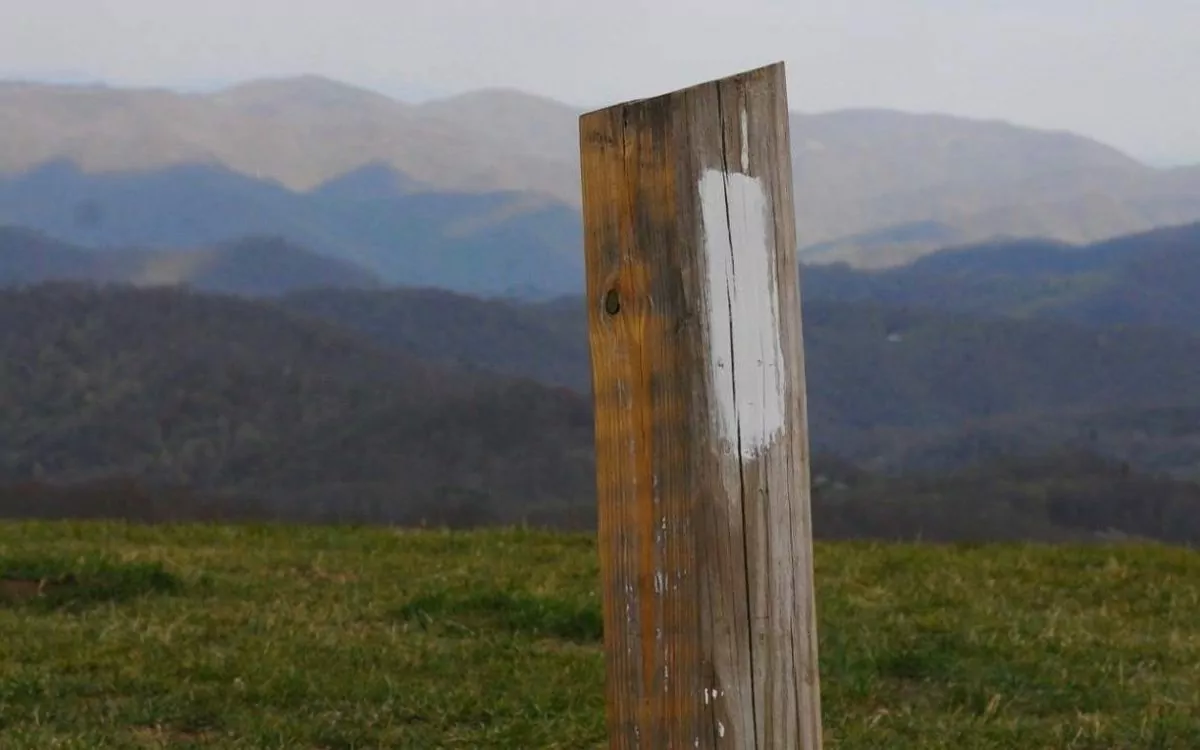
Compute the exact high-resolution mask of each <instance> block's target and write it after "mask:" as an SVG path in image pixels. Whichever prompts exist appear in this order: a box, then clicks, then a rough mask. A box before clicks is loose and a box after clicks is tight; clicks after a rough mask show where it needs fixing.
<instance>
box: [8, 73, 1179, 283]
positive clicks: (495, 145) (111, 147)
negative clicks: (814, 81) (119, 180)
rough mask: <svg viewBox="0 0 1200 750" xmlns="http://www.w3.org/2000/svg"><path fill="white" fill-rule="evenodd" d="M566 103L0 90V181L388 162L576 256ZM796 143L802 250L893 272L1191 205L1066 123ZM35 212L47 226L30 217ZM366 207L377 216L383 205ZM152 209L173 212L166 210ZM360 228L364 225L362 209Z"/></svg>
mask: <svg viewBox="0 0 1200 750" xmlns="http://www.w3.org/2000/svg"><path fill="white" fill-rule="evenodd" d="M578 114H579V112H578V110H577V109H576V108H574V107H570V106H566V105H562V104H559V103H557V102H554V101H550V100H546V99H542V98H539V97H533V96H529V95H527V94H523V93H521V92H515V91H508V90H489V91H480V92H471V93H468V94H464V95H461V96H456V97H452V98H449V99H445V100H442V101H435V102H429V103H425V104H422V105H408V104H404V103H401V102H398V101H394V100H392V99H388V98H387V97H384V96H381V95H379V94H376V93H373V92H370V91H366V90H363V89H358V88H355V87H352V86H347V85H344V84H341V83H337V82H334V81H329V80H326V79H321V78H315V77H303V78H293V79H279V80H263V81H253V82H249V83H246V84H243V85H240V86H236V87H233V88H231V89H227V90H224V91H220V92H217V93H213V94H203V95H201V94H179V93H172V92H169V91H162V90H131V89H112V88H105V87H98V86H91V87H89V86H55V85H31V84H12V83H10V84H0V134H3V135H2V136H0V173H5V174H7V175H8V176H9V179H10V180H11V179H13V177H14V176H18V175H23V174H26V173H29V172H36V171H37V170H39V169H41V168H43V167H44V166H45V165H46V164H49V163H54V162H59V161H61V162H66V163H70V164H72V165H75V166H76V167H78V168H79V170H81V172H82V173H84V174H86V175H90V176H98V175H102V174H109V173H138V174H140V175H142V176H143V177H146V176H148V175H151V174H153V173H155V172H160V171H163V170H168V171H170V170H178V169H183V168H193V169H194V168H196V167H198V166H200V167H205V168H208V169H215V168H217V167H220V168H222V169H225V170H228V171H229V172H232V173H235V174H238V175H241V176H243V177H246V178H248V179H252V180H261V181H264V182H267V183H270V184H272V185H275V186H276V187H277V188H278V189H280V190H285V189H286V190H290V191H293V192H299V193H308V192H312V191H316V192H318V193H319V192H320V188H321V186H323V185H325V186H328V185H329V184H330V183H331V182H333V183H335V184H336V183H337V182H338V181H341V180H344V179H346V177H347V176H348V175H354V174H355V173H357V172H359V171H360V170H362V169H365V168H372V169H376V170H378V169H380V168H383V169H385V170H391V171H394V172H395V173H396V175H398V176H396V177H394V178H386V174H385V178H386V179H383V180H382V181H376V182H374V183H372V186H370V187H371V189H370V190H368V191H367V192H368V194H372V195H373V196H374V197H375V198H379V197H381V196H380V195H379V194H378V189H379V187H380V186H381V185H383V186H385V188H386V189H385V190H384V192H385V194H386V195H385V196H383V197H386V198H395V197H397V196H396V193H399V194H402V195H406V194H410V193H414V192H434V193H439V194H443V195H447V196H455V197H456V200H462V201H464V205H463V206H462V207H461V208H460V209H456V210H455V211H452V213H454V214H455V215H456V216H458V220H459V221H467V219H466V217H465V215H467V214H481V215H484V216H486V215H489V214H490V213H491V212H492V211H493V210H494V208H493V207H491V206H490V205H484V206H483V207H479V206H473V205H471V204H470V202H469V200H468V198H467V197H466V194H473V193H484V194H491V193H501V194H504V195H509V196H513V195H519V196H523V197H522V198H521V199H520V200H531V201H534V202H541V205H543V206H544V205H546V204H545V203H544V202H545V201H550V202H551V204H552V205H554V206H556V207H559V208H560V209H561V211H564V212H566V213H565V214H564V215H563V217H562V218H559V216H560V215H559V213H558V212H557V211H558V209H549V208H547V209H546V210H547V211H548V212H549V213H548V214H547V215H540V214H539V215H534V216H531V217H530V221H531V222H532V223H541V224H544V225H545V226H546V227H549V229H547V230H546V231H547V232H551V233H554V234H555V236H556V238H558V237H559V234H558V233H559V229H560V228H561V226H565V224H562V225H558V226H556V225H555V222H556V221H561V222H565V223H566V224H571V226H570V228H569V231H568V232H567V233H566V234H567V235H568V236H567V239H566V241H567V242H569V244H568V245H566V246H564V247H562V248H559V252H563V253H567V254H578V252H579V244H580V243H579V233H578V228H577V226H576V224H577V222H578V219H577V217H576V216H575V213H576V207H577V205H578V203H579V200H580V192H579V166H578V146H577V138H578V135H577V132H578V130H577V121H576V118H577V116H578ZM792 145H793V152H794V153H793V161H794V167H795V169H794V175H795V179H796V185H795V191H794V192H795V198H796V206H797V213H798V216H799V239H800V242H801V244H802V245H803V246H805V247H810V248H811V253H810V256H809V257H810V258H811V260H813V261H814V262H817V261H819V262H831V261H837V260H849V261H852V262H854V263H855V264H857V265H864V266H872V267H886V266H893V265H897V264H899V263H902V262H906V261H908V260H910V259H912V258H914V257H918V256H920V255H921V254H923V253H926V252H929V251H932V250H935V249H938V248H939V247H942V246H944V245H946V244H949V243H954V244H964V243H975V242H979V241H990V240H994V239H997V238H1005V237H1018V238H1019V237H1048V238H1051V239H1057V240H1063V241H1070V242H1091V241H1098V240H1102V239H1107V238H1110V237H1113V236H1116V235H1120V234H1125V233H1130V232H1136V231H1142V230H1145V229H1150V228H1153V227H1155V226H1159V225H1163V224H1171V223H1182V222H1187V221H1194V220H1197V219H1200V180H1198V179H1196V176H1195V170H1188V169H1175V170H1159V169H1154V168H1151V167H1148V166H1146V165H1143V164H1141V163H1139V162H1137V161H1135V160H1134V159H1131V158H1129V157H1128V156H1126V155H1124V154H1122V153H1120V152H1118V151H1116V150H1114V149H1111V148H1109V147H1107V146H1104V145H1103V144H1099V143H1096V142H1094V141H1091V140H1089V139H1086V138H1082V137H1079V136H1075V135H1072V134H1068V133H1057V132H1043V131H1037V130H1032V129H1028V128H1021V127H1016V126H1013V125H1010V124H1007V123H1002V122H989V121H977V120H968V119H962V118H954V117H947V116H942V115H926V114H909V113H901V112H893V111H883V110H852V111H840V112H831V113H821V114H806V113H793V115H792ZM377 176H378V174H377ZM361 179H362V177H361V175H360V176H359V177H358V178H356V179H352V180H351V182H356V181H357V180H361ZM357 184H359V185H360V187H361V182H358V183H357ZM229 191H230V192H234V191H235V190H234V188H233V187H232V186H229ZM342 195H343V196H345V195H347V193H345V192H343V193H342ZM359 195H360V194H359ZM513 199H514V200H517V199H516V198H513ZM230 201H231V202H233V203H237V199H230ZM486 203H487V202H486V201H485V204H486ZM26 208H27V210H26V211H25V212H22V213H20V214H9V215H6V214H5V213H3V212H0V219H4V220H7V221H10V222H15V223H27V224H29V225H31V226H33V227H35V228H39V229H44V230H48V231H52V232H56V233H57V232H58V230H59V229H60V228H61V227H60V226H58V225H55V224H52V223H45V222H44V221H43V220H45V219H46V217H45V215H44V214H45V213H46V212H47V211H48V210H49V209H48V208H45V207H42V208H38V209H36V210H35V209H34V208H33V207H29V206H27V207H26ZM159 208H160V209H161V208H163V203H162V202H160V203H159ZM379 208H380V207H378V206H376V209H379ZM58 210H62V206H61V205H60V206H59V207H58ZM68 210H70V209H68ZM181 210H184V209H183V207H182V206H181V205H176V206H174V211H175V212H178V211H181ZM387 210H388V211H393V210H397V209H395V208H389V209H387ZM39 212H40V213H41V214H42V216H41V217H40V218H41V219H42V220H31V219H30V217H31V216H34V215H37V214H39ZM226 212H229V213H230V214H232V216H231V217H230V218H228V219H226V216H225V213H226ZM206 213H208V214H210V215H209V216H208V217H207V219H206V220H207V221H210V222H211V225H212V227H213V229H214V230H222V227H224V225H225V224H226V223H228V224H231V225H236V224H238V221H237V216H238V211H237V206H236V205H234V206H220V205H219V203H218V202H213V203H212V204H210V206H209V211H208V212H206ZM401 213H403V212H402V210H401ZM368 214H369V215H370V217H372V219H374V220H378V221H383V220H382V219H380V218H379V217H380V215H381V214H380V213H378V211H377V210H371V211H368ZM567 215H569V216H571V217H572V218H566V216H567ZM162 216H163V217H164V221H167V222H170V223H173V224H176V225H178V224H181V223H182V224H186V221H183V222H181V221H180V220H178V217H177V214H176V213H173V212H170V211H169V212H167V213H166V214H162ZM243 218H244V217H243ZM360 218H361V217H360ZM192 221H195V219H192ZM572 222H574V223H572ZM384 223H385V224H386V222H384ZM363 226H364V227H368V229H365V230H364V231H365V232H366V233H367V234H370V233H371V231H373V230H372V229H370V228H369V227H371V223H370V222H369V221H368V222H367V223H366V224H364V225H363ZM922 226H925V227H936V231H933V232H932V234H929V235H928V236H923V235H922V233H921V232H917V233H915V234H914V232H913V231H912V229H913V227H922ZM310 229H312V228H310ZM222 231H223V234H222V235H221V236H220V237H208V238H206V239H205V240H204V241H213V240H217V239H228V238H229V237H232V236H236V235H237V234H243V233H246V232H245V230H244V229H243V228H240V227H237V226H231V227H230V228H229V229H227V230H222ZM258 231H278V227H277V226H275V227H271V228H270V229H269V230H268V229H267V228H262V229H260V230H258ZM387 231H388V232H389V233H390V235H389V236H390V237H391V239H392V241H393V242H396V243H408V244H412V245H422V242H423V239H424V238H423V235H421V234H420V233H419V232H417V233H416V234H413V235H410V234H409V232H408V229H407V228H405V227H404V226H401V227H399V228H397V227H396V225H395V224H391V225H388V226H387ZM530 231H531V233H533V234H537V232H535V231H533V230H530ZM397 232H398V233H397ZM350 235H351V236H346V234H345V233H344V232H334V233H333V235H332V236H330V235H329V234H327V233H323V232H321V231H317V230H315V229H312V231H311V232H310V233H305V234H302V235H300V234H292V233H288V234H287V235H286V236H288V238H289V239H291V240H293V241H296V242H299V243H300V244H304V245H308V246H311V247H314V248H316V249H320V250H323V251H324V250H326V249H327V247H326V243H331V246H332V248H333V249H332V250H331V251H332V252H336V253H337V254H339V255H343V256H346V257H349V258H350V259H352V260H360V261H361V260H363V259H364V258H363V257H359V256H363V255H364V254H365V253H366V251H365V250H363V246H367V245H369V246H371V247H375V246H376V245H377V244H378V236H374V237H370V238H364V237H362V236H359V235H358V234H357V233H356V232H351V233H350ZM894 236H895V238H894V239H893V237H894ZM72 239H74V238H72ZM338 243H342V244H344V245H345V247H344V248H341V247H340V246H339V245H338ZM427 252H431V253H433V252H437V248H430V249H428V250H427ZM408 281H410V282H412V281H414V280H411V279H410V280H408ZM418 283H419V282H418ZM535 283H539V284H540V285H542V286H546V283H542V282H540V281H539V282H535ZM462 288H464V289H467V288H469V287H462ZM473 288H479V285H478V284H476V285H475V286H474V287H473ZM556 291H558V292H568V291H571V290H569V289H565V288H560V289H557V290H556Z"/></svg>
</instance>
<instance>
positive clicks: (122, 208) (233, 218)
mask: <svg viewBox="0 0 1200 750" xmlns="http://www.w3.org/2000/svg"><path fill="white" fill-rule="evenodd" d="M408 185H409V183H408V182H407V181H406V179H405V178H404V177H403V176H402V175H399V174H398V173H395V172H394V171H393V170H392V169H391V168H389V167H382V166H379V165H374V164H372V165H367V166H365V167H362V168H361V169H358V170H356V171H355V172H353V173H351V174H348V175H343V176H341V177H339V178H337V179H335V180H332V181H330V182H329V183H326V184H324V185H321V186H318V187H317V188H316V189H315V190H313V191H310V192H307V193H296V192H292V191H290V190H287V189H286V188H284V187H281V186H280V185H278V184H275V183H271V182H266V181H263V180H255V179H252V178H250V177H246V176H244V175H242V174H238V173H236V172H232V171H230V170H228V169H226V168H224V167H220V166H207V165H182V166H173V167H166V168H163V169H159V170H154V171H149V172H112V173H107V172H106V173H97V174H88V173H85V172H83V171H81V170H80V169H79V168H78V167H77V166H75V165H74V164H72V163H69V162H66V161H57V162H53V163H49V164H44V165H42V166H40V167H38V168H36V169H34V170H32V171H30V172H26V173H23V174H20V175H17V176H11V177H0V224H2V223H4V222H5V221H7V222H8V223H10V224H14V225H21V226H25V227H30V228H34V229H37V230H40V231H44V232H46V233H48V234H50V235H52V236H54V237H57V238H59V239H62V240H65V241H69V242H72V243H76V244H79V245H84V246H90V247H93V248H101V249H110V248H131V247H133V248H146V249H151V250H160V251H170V250H189V249H191V248H195V247H197V246H212V245H217V244H221V243H225V242H228V241H230V240H232V239H235V238H241V237H244V236H247V235H250V236H263V235H265V236H273V237H278V238H281V239H283V240H286V241H287V242H288V243H290V244H293V245H302V246H304V247H306V248H308V249H310V250H311V251H313V252H316V253H318V254H321V255H324V256H327V257H329V258H331V259H336V260H339V261H341V262H343V263H352V264H354V265H356V266H357V267H359V268H361V269H363V271H364V272H369V273H371V274H374V275H377V276H378V277H379V278H381V279H382V280H383V281H385V282H387V283H390V284H405V285H413V286H440V287H445V288H448V289H455V290H458V291H462V292H468V293H477V294H510V295H524V296H534V297H536V296H544V295H554V294H561V293H564V292H567V291H571V292H573V291H576V290H578V289H579V288H580V287H581V286H582V284H583V254H582V249H581V248H580V247H579V237H580V236H581V227H580V219H579V214H578V212H577V211H575V210H574V209H572V208H570V207H568V206H566V205H564V204H561V203H555V202H553V201H549V200H547V199H544V198H538V197H537V196H534V195H532V194H529V193H442V192H411V191H409V190H408Z"/></svg>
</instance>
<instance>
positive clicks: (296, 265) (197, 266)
mask: <svg viewBox="0 0 1200 750" xmlns="http://www.w3.org/2000/svg"><path fill="white" fill-rule="evenodd" d="M43 281H81V282H94V283H101V284H104V283H119V284H130V285H133V286H186V287H191V288H194V289H198V290H201V291H212V292H224V293H229V294H243V295H249V296H269V295H276V294H283V293H286V292H294V291H298V290H301V289H306V288H312V287H322V288H340V287H351V288H366V289H370V288H375V287H378V286H380V285H381V282H380V280H379V278H378V277H377V276H375V275H374V274H371V273H368V272H367V271H364V270H362V269H360V268H357V267H355V266H353V265H351V264H349V263H345V262H343V261H338V260H336V259H333V258H327V257H325V256H322V255H316V254H315V253H312V252H310V251H308V250H306V249H304V248H301V247H297V246H296V245H293V244H291V243H288V242H286V241H284V240H281V239H278V238H273V237H244V238H242V239H239V240H231V241H229V242H222V243H219V244H217V245H214V246H212V247H205V248H197V249H195V250H168V251H164V250H137V249H112V248H109V249H105V250H93V249H86V248H82V247H78V246H76V245H71V244H69V243H66V242H60V241H58V240H55V239H52V238H50V237H48V236H46V235H45V234H42V233H40V232H34V231H31V230H27V229H22V228H19V227H4V226H0V286H19V285H27V284H37V283H39V282H43Z"/></svg>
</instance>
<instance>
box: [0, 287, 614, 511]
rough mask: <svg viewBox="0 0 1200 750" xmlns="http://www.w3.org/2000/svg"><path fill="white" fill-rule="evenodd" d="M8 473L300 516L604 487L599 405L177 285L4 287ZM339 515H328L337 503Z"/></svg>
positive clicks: (493, 503)
mask: <svg viewBox="0 0 1200 750" xmlns="http://www.w3.org/2000/svg"><path fill="white" fill-rule="evenodd" d="M0 320H4V321H5V325H4V326H3V327H0V484H4V483H13V482H22V481H34V480H47V481H53V482H73V483H78V482H87V481H95V480H100V479H105V478H109V477H114V476H128V477H133V478H135V479H137V480H139V481H142V482H148V483H150V484H151V485H155V486H162V487H170V486H183V487H187V488H189V489H191V490H193V491H197V492H208V493H234V494H237V495H240V496H243V497H246V498H248V500H247V502H248V503H249V502H254V503H259V504H263V503H265V504H267V505H268V506H273V507H283V508H287V509H290V511H291V512H292V513H293V515H295V516H297V517H309V518H316V517H321V516H322V515H323V514H327V513H330V512H335V511H338V510H339V509H340V510H342V511H346V512H349V511H351V510H352V509H353V508H355V507H373V508H375V509H376V512H378V513H382V514H385V515H388V516H390V517H391V518H393V519H397V520H400V519H407V520H409V521H413V520H415V519H416V518H418V517H420V516H421V515H422V514H428V515H434V516H438V515H444V513H443V511H445V512H449V511H450V510H453V509H455V508H457V511H456V512H458V513H460V514H466V515H469V514H471V513H476V514H483V515H484V516H486V517H490V518H498V519H509V520H513V519H516V518H519V517H521V515H522V514H525V513H528V512H531V511H532V510H534V509H538V508H544V507H561V506H563V505H568V506H571V505H576V504H578V503H579V498H580V497H587V496H588V492H589V488H590V487H591V483H592V481H593V474H592V468H591V466H592V464H591V453H590V447H591V429H592V426H591V420H590V406H589V404H588V403H587V402H586V401H585V400H584V399H583V398H582V397H580V396H579V395H576V394H573V393H571V392H569V391H566V390H565V389H561V388H550V387H545V386H541V385H537V384H534V383H532V382H530V381H521V380H516V379H504V378H499V377H497V376H495V375H491V374H486V375H485V374H481V373H469V372H463V371H460V370H455V369H452V368H448V367H445V366H438V365H433V364H429V363H426V362H423V361H420V360H418V359H416V358H414V357H411V356H409V355H405V354H403V353H402V352H399V351H396V350H388V349H384V348H381V347H376V346H373V345H371V344H370V343H369V342H367V341H366V340H365V339H363V338H362V337H359V336H357V335H355V334H353V333H351V332H348V331H345V330H343V329H340V328H337V327H335V326H330V325H328V324H325V323H322V322H320V321H316V320H313V319H312V318H301V317H299V316H296V315H292V314H289V313H287V312H285V311H283V310H280V309H279V308H278V307H277V306H273V305H270V304H267V303H263V302H257V301H252V300H246V299H242V298H235V297H226V296H218V295H211V294H200V293H192V292H186V291H182V290H177V289H150V290H147V289H142V290H138V289H131V288H119V287H110V288H105V289H96V288H92V287H88V286H83V285H76V284H46V285H38V286H34V287H27V288H23V289H18V290H8V291H0ZM335 515H336V514H335Z"/></svg>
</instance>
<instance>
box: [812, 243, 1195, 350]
mask: <svg viewBox="0 0 1200 750" xmlns="http://www.w3.org/2000/svg"><path fill="white" fill-rule="evenodd" d="M802 279H803V283H804V296H805V299H806V300H808V301H817V300H822V301H836V302H855V303H862V302H868V303H874V304H885V305H902V306H907V307H922V308H927V309H937V310H945V311H950V312H955V311H957V312H967V313H972V314H978V315H988V316H1003V317H1010V318H1034V317H1042V318H1056V319H1060V320H1068V321H1074V322H1079V323H1085V324H1088V325H1092V326H1103V327H1109V326H1121V325H1138V326H1157V327H1163V328H1179V329H1186V330H1192V331H1197V332H1200V223H1195V224H1188V225H1184V226H1177V227H1165V228H1162V229H1156V230H1152V231H1149V232H1144V233H1139V234H1136V235H1130V236H1125V237H1118V238H1115V239H1112V240H1108V241H1105V242H1100V243H1096V244H1093V245H1082V246H1078V245H1069V244H1066V243H1060V242H1050V241H1045V240H1029V241H1018V242H998V243H992V244H985V245H978V246H973V247H966V248H960V249H950V250H945V251H941V252H937V253H933V254H931V255H927V256H925V257H922V258H921V259H919V260H917V261H916V262H914V263H912V264H911V265H908V266H905V267H902V268H893V269H887V270H880V271H876V272H864V271H861V270H856V269H853V268H850V267H849V266H847V265H844V264H842V265H834V266H812V267H808V268H806V269H805V271H804V273H803V275H802Z"/></svg>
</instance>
